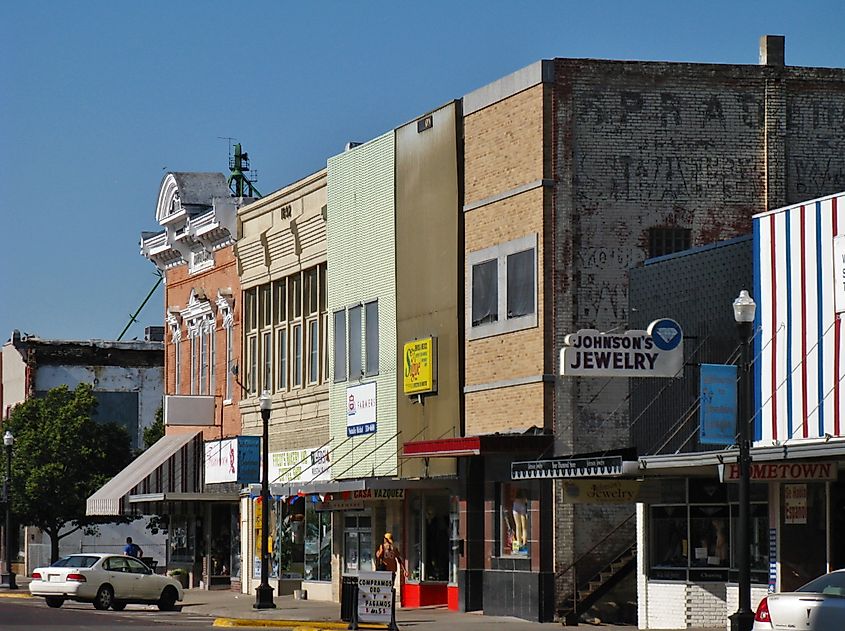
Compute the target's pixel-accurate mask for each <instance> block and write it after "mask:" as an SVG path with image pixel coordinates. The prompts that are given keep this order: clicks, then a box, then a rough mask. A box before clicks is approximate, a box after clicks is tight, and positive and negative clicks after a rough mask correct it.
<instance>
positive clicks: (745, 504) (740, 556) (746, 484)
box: [730, 289, 757, 631]
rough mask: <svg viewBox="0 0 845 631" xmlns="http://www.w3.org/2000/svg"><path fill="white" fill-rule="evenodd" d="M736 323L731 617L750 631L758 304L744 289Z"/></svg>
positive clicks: (735, 627) (737, 629)
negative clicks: (735, 592) (735, 597)
mask: <svg viewBox="0 0 845 631" xmlns="http://www.w3.org/2000/svg"><path fill="white" fill-rule="evenodd" d="M733 307H734V319H735V320H736V328H737V333H738V334H739V341H740V344H741V346H742V357H741V362H740V367H741V371H740V373H741V374H740V380H739V382H740V386H741V387H740V390H739V397H738V398H739V403H740V404H739V409H738V410H737V436H738V441H739V524H738V526H737V533H736V557H737V558H736V563H737V566H738V568H739V607H738V609H737V610H736V613H735V614H733V615H732V616H731V617H730V620H731V631H751V627H752V625H753V624H754V612H753V611H752V610H751V559H750V555H749V540H750V537H749V534H750V530H751V528H750V526H751V495H750V491H751V437H750V436H749V431H748V424H749V422H750V420H751V417H752V409H751V408H752V405H751V361H750V356H749V355H750V354H749V346H750V343H751V338H752V337H753V326H754V315H755V314H756V311H757V304H756V303H755V302H754V299H753V298H752V297H751V296H749V295H748V291H746V290H745V289H743V290H742V291H741V292H739V297H737V299H736V300H734V303H733Z"/></svg>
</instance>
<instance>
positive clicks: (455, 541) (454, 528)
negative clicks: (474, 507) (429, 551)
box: [449, 497, 462, 585]
mask: <svg viewBox="0 0 845 631" xmlns="http://www.w3.org/2000/svg"><path fill="white" fill-rule="evenodd" d="M459 515H460V512H459V507H458V499H457V498H455V497H453V498H452V499H451V501H450V503H449V582H450V583H452V584H453V585H457V583H458V568H459V567H460V564H461V551H462V545H461V539H460V537H461V531H460V521H459V520H460V518H459Z"/></svg>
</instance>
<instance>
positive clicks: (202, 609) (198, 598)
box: [182, 589, 725, 631]
mask: <svg viewBox="0 0 845 631" xmlns="http://www.w3.org/2000/svg"><path fill="white" fill-rule="evenodd" d="M274 602H275V603H276V609H253V607H252V605H253V603H255V596H252V595H249V594H239V593H236V592H232V591H228V590H211V591H206V590H201V589H189V590H185V600H184V601H183V603H182V611H183V612H185V613H191V614H198V615H207V616H212V617H214V618H216V620H215V623H214V624H215V626H221V627H223V626H225V627H249V626H252V627H255V626H262V627H265V626H266V627H273V628H276V629H279V628H282V629H300V630H303V631H304V629H305V628H308V629H346V628H347V626H348V624H347V623H346V622H342V621H341V620H340V604H339V603H332V602H324V601H314V600H295V599H294V598H293V597H292V596H277V597H275V598H274ZM396 622H397V624H398V625H399V627H400V628H413V629H422V630H430V631H439V630H440V629H449V630H450V631H456V629H459V630H460V631H491V630H495V629H501V630H502V631H506V630H507V631H539V630H543V629H546V630H550V629H555V631H560V630H562V629H565V628H572V629H574V628H576V627H563V626H562V625H561V624H560V623H557V622H547V623H539V622H528V621H526V620H522V619H520V618H511V617H499V616H485V615H483V614H481V613H457V612H454V611H450V610H449V609H448V608H446V607H422V608H419V609H398V610H397V611H396ZM360 626H361V628H362V629H366V628H380V629H383V628H384V627H383V626H381V625H366V624H361V625H360ZM577 628H579V629H602V630H603V631H636V629H637V627H636V626H635V625H610V624H598V625H591V624H584V623H582V624H581V625H579V627H577ZM684 631H725V628H724V627H722V628H719V629H685V630H684Z"/></svg>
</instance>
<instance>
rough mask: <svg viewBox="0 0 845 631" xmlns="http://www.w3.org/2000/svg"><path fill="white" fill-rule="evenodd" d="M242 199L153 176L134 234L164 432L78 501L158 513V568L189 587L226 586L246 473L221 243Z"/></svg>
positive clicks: (222, 183)
mask: <svg viewBox="0 0 845 631" xmlns="http://www.w3.org/2000/svg"><path fill="white" fill-rule="evenodd" d="M238 157H240V154H238ZM230 179H231V178H230ZM249 201H252V200H251V198H244V197H235V196H234V195H233V193H232V192H230V190H229V184H228V183H227V180H226V176H225V175H223V174H222V173H167V174H166V175H165V176H164V178H163V179H162V182H161V186H160V188H159V191H158V198H157V203H156V221H157V223H158V224H159V225H160V226H161V228H162V230H161V231H160V232H156V233H150V232H145V233H143V234H142V238H141V253H142V254H143V255H144V256H145V257H146V258H148V259H149V260H150V261H151V262H152V263H154V264H155V265H156V267H158V269H159V270H160V271H161V273H162V274H163V276H164V286H165V292H164V300H165V310H164V313H163V319H164V324H165V352H164V367H165V392H164V394H165V396H164V424H165V436H164V437H163V438H161V439H160V440H159V441H158V442H157V443H156V444H155V445H153V446H152V447H151V448H150V449H148V450H147V451H145V452H144V453H143V454H142V455H141V456H139V457H138V458H137V459H136V460H135V461H134V462H133V463H132V464H131V465H130V466H129V467H127V468H126V469H124V470H123V471H122V472H121V473H119V474H118V475H117V476H115V477H114V478H113V479H112V480H111V481H110V482H108V483H107V484H106V485H105V486H103V487H102V488H101V489H100V490H99V491H98V492H97V493H96V494H94V495H93V496H92V497H91V498H89V499H88V513H89V514H99V515H110V514H118V513H121V512H138V511H142V512H144V513H148V514H157V515H161V516H164V517H165V518H166V520H167V522H168V537H169V539H168V550H167V558H166V560H165V561H166V564H167V566H168V567H171V568H173V567H181V568H184V569H186V570H187V572H188V575H189V576H190V582H191V585H192V586H194V587H196V586H199V585H202V586H204V587H211V586H214V585H233V587H238V583H239V581H240V521H239V507H238V497H239V491H240V489H241V483H242V482H254V481H256V478H255V476H257V462H258V441H257V440H255V438H254V437H243V436H240V434H241V415H240V410H239V407H238V403H239V401H240V397H241V390H240V388H239V387H236V386H237V382H238V378H237V370H236V369H234V370H233V368H234V367H235V366H236V364H237V361H236V360H237V357H238V356H239V348H240V319H241V307H240V305H239V299H240V282H239V279H238V268H237V265H236V261H235V256H234V252H233V248H234V243H235V240H236V238H237V209H238V207H239V206H240V205H243V204H244V203H248V202H249ZM245 475H248V476H249V479H246V478H244V477H243V476H245Z"/></svg>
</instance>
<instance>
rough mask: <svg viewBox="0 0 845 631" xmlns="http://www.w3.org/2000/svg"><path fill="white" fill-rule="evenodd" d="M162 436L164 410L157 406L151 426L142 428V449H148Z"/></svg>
mask: <svg viewBox="0 0 845 631" xmlns="http://www.w3.org/2000/svg"><path fill="white" fill-rule="evenodd" d="M162 436H164V408H163V407H161V406H159V408H158V409H157V410H156V417H155V420H154V421H153V424H152V425H150V426H149V427H146V428H144V449H149V448H150V447H152V446H153V445H155V444H156V442H158V439H159V438H161V437H162Z"/></svg>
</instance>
